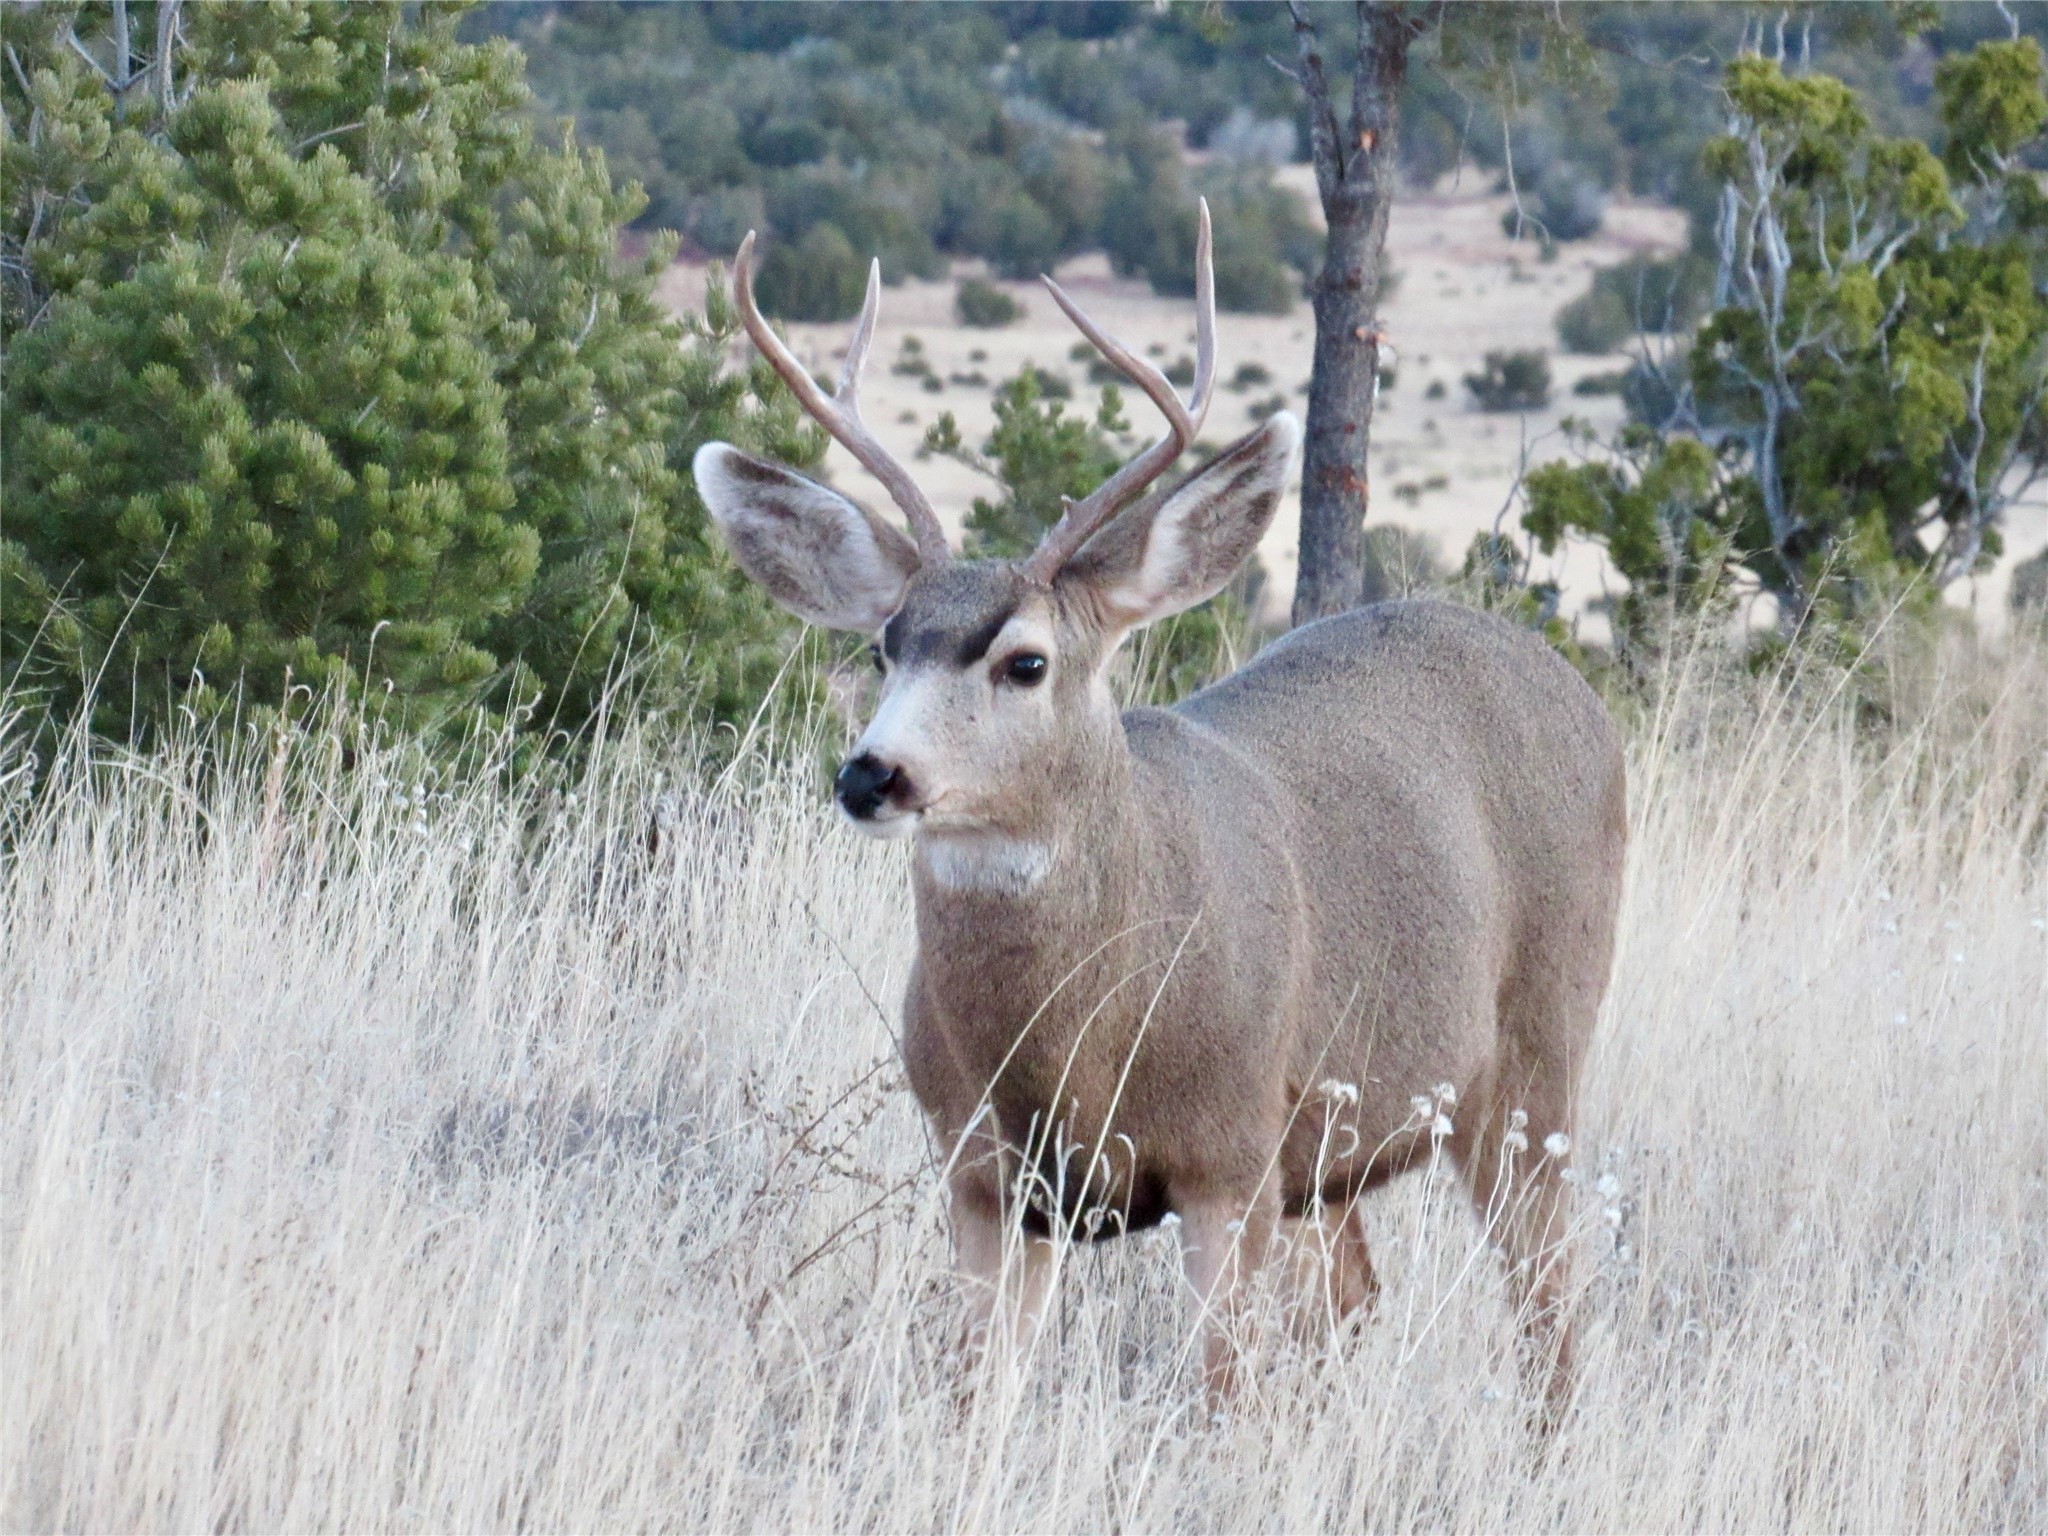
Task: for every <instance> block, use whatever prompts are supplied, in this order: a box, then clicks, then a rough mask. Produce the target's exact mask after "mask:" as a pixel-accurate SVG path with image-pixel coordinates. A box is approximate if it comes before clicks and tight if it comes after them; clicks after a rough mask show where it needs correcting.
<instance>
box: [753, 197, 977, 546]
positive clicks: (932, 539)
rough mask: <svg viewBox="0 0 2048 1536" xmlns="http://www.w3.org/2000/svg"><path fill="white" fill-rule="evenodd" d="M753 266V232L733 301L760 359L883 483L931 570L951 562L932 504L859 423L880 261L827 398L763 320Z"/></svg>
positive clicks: (870, 277) (870, 276)
mask: <svg viewBox="0 0 2048 1536" xmlns="http://www.w3.org/2000/svg"><path fill="white" fill-rule="evenodd" d="M753 263H754V232H753V231H752V230H748V231H747V238H746V239H744V240H742V241H741V242H740V250H739V254H738V255H737V256H735V257H734V258H733V263H732V286H733V298H734V300H735V301H736V302H737V303H738V305H739V311H740V321H741V323H742V324H744V325H745V326H746V328H747V334H748V335H749V336H751V337H753V338H754V345H755V346H756V347H758V348H760V350H761V355H762V356H763V357H765V358H767V359H768V366H769V367H771V368H773V369H774V370H775V371H776V372H777V373H778V374H780V375H781V376H782V382H783V383H785V384H787V385H788V386H789V389H790V393H791V394H793V395H795V396H796V398H797V404H799V405H801V406H802V407H803V408H804V410H805V411H806V412H807V413H808V414H809V415H810V416H811V418H812V419H813V420H814V421H816V422H817V423H818V425H819V426H821V427H823V428H824V429H825V430H826V431H827V432H830V433H831V434H832V435H833V436H834V437H835V438H837V439H838V440H839V441H840V442H841V443H843V444H844V445H845V446H846V451H847V452H849V453H851V454H852V455H853V456H854V458H856V459H858V460H859V461H860V464H861V467H862V468H864V469H866V470H867V472H868V473H869V474H871V475H873V476H874V477H875V478H876V479H877V480H879V481H881V482H882V487H883V489H884V490H886V491H888V493H889V497H890V499H891V500H892V501H894V502H895V503H896V505H897V506H898V507H900V508H902V509H903V516H904V517H905V519H906V520H908V522H909V523H910V533H911V537H912V538H914V539H916V540H917V554H918V558H919V559H920V560H921V561H923V562H924V563H925V564H926V565H937V564H939V563H940V562H942V561H945V560H949V559H951V558H952V553H951V551H950V550H948V549H947V548H946V531H945V529H943V528H941V527H940V526H939V517H938V514H937V513H936V512H934V511H932V504H931V503H930V502H929V501H927V500H925V496H924V492H923V491H920V490H919V489H918V488H917V482H916V481H914V480H912V479H911V478H910V471H909V470H907V469H905V468H904V467H903V465H902V464H901V463H899V462H898V461H897V460H896V459H895V457H894V456H893V455H891V454H890V452H889V450H888V449H886V448H884V447H883V446H882V445H881V443H880V442H878V441H877V440H876V438H875V435H874V433H872V432H870V431H869V430H868V428H867V423H865V422H864V421H862V420H861V419H860V402H859V393H860V374H861V369H862V368H863V367H864V366H866V364H867V360H868V346H869V344H870V343H871V342H873V340H874V339H875V313H876V311H877V310H878V309H880V307H881V303H882V264H881V263H880V262H879V261H876V262H872V263H870V264H869V266H868V296H867V302H866V303H865V304H863V305H862V306H861V311H860V322H859V324H857V325H855V326H854V328H853V340H852V341H850V342H848V343H847V345H846V366H845V368H844V369H842V370H841V372H840V375H839V388H838V389H837V390H836V391H835V392H834V393H833V394H831V395H829V396H828V395H827V394H826V393H825V392H824V391H823V390H822V389H820V388H819V387H818V381H817V380H816V379H813V378H812V377H811V375H810V371H809V370H808V369H806V368H805V367H804V365H803V364H802V363H800V362H798V361H797V360H796V358H795V357H794V356H792V355H791V353H790V350H789V348H788V347H786V346H784V345H783V344H782V338H781V337H780V336H777V335H776V334H775V332H774V331H773V330H771V329H770V328H769V325H768V322H767V321H766V320H765V319H763V318H762V316H761V310H760V307H759V306H758V305H756V304H755V302H754V271H753Z"/></svg>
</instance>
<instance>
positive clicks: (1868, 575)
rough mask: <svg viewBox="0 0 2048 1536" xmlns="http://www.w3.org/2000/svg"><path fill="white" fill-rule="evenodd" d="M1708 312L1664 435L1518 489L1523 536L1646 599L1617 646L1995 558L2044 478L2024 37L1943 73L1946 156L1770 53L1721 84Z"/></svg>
mask: <svg viewBox="0 0 2048 1536" xmlns="http://www.w3.org/2000/svg"><path fill="white" fill-rule="evenodd" d="M1727 87H1728V103H1729V112H1730V116H1729V123H1728V132H1727V133H1726V134H1725V135H1724V136H1723V137H1722V138H1720V139H1718V140H1717V141H1715V142H1714V143H1713V144H1712V145H1710V146H1709V148H1708V153H1707V161H1708V165H1709V167H1710V168H1711V169H1712V170H1713V171H1714V172H1715V174H1717V175H1718V176H1720V177H1721V178H1722V181H1723V186H1724V193H1723V213H1722V221H1721V225H1720V230H1719V235H1720V251H1721V256H1720V265H1719V272H1718V275H1717V279H1716V294H1715V304H1716V307H1715V310H1714V312H1713V313H1712V314H1711V315H1710V316H1709V317H1708V318H1707V320H1706V322H1705V324H1704V325H1703V326H1702V327H1701V329H1700V331H1699V333H1698V336H1697V337H1696V338H1695V340H1694V342H1693V344H1692V346H1691V347H1690V349H1689V351H1688V353H1687V354H1686V357H1685V360H1684V363H1683V366H1682V368H1681V370H1680V375H1679V377H1678V378H1676V379H1675V380H1673V381H1672V382H1673V383H1674V384H1675V385H1676V386H1677V387H1676V388H1675V389H1674V390H1672V391H1671V392H1670V393H1669V395H1668V399H1669V400H1670V402H1671V404H1670V407H1669V409H1668V411H1667V413H1666V416H1665V417H1664V418H1662V419H1660V420H1659V421H1657V422H1655V423H1652V424H1650V425H1649V426H1647V427H1638V428H1635V429H1633V430H1631V431H1629V432H1627V433H1625V434H1624V436H1623V438H1622V439H1621V440H1620V441H1619V442H1618V443H1617V444H1616V445H1615V448H1616V451H1615V452H1612V453H1609V454H1604V455H1596V456H1594V457H1592V458H1590V459H1589V460H1588V461H1587V462H1583V463H1578V464H1555V465H1549V466H1545V467H1543V468H1542V469H1539V470H1537V471H1535V472H1532V473H1531V475H1530V476H1529V477H1528V481H1527V485H1526V490H1527V492H1528V504H1529V505H1528V512H1527V514H1526V515H1525V516H1524V518H1523V526H1524V528H1525V529H1526V530H1527V531H1528V532H1529V533H1530V534H1531V535H1532V536H1533V537H1534V538H1535V540H1536V541H1537V543H1538V544H1539V545H1540V546H1541V547H1542V548H1544V549H1545V550H1549V549H1552V548H1554V547H1555V546H1556V544H1557V543H1558V542H1559V541H1560V540H1561V539H1563V538H1564V537H1566V536H1567V535H1568V534H1573V533H1576V534H1578V535H1581V536H1585V537H1588V538H1591V539H1592V540H1594V541H1595V542H1598V543H1600V544H1602V545H1604V546H1605V548H1606V549H1607V552H1608V554H1609V555H1610V557H1611V558H1612V559H1613V561H1614V563H1615V565H1616V567H1617V569H1618V570H1619V571H1620V572H1621V574H1622V575H1623V576H1625V577H1626V578H1627V579H1628V580H1629V582H1630V584H1631V587H1632V592H1631V595H1630V597H1629V598H1628V599H1627V600H1626V601H1625V602H1624V603H1623V604H1622V606H1621V608H1620V610H1619V612H1618V617H1619V618H1620V619H1621V621H1622V622H1621V638H1622V640H1623V641H1624V642H1626V641H1627V640H1628V638H1629V637H1630V634H1631V633H1632V632H1636V633H1639V632H1640V631H1641V630H1642V628H1643V626H1644V624H1645V623H1646V622H1647V621H1648V620H1649V619H1650V618H1651V617H1652V616H1653V615H1654V614H1655V612H1656V611H1657V610H1658V609H1659V608H1661V607H1663V606H1665V605H1668V604H1676V605H1678V606H1692V605H1694V604H1696V603H1698V602H1701V601H1705V600H1707V599H1709V598H1711V597H1712V596H1713V595H1714V594H1716V593H1718V592H1720V591H1722V590H1724V589H1725V588H1726V587H1727V586H1728V585H1729V584H1730V583H1741V584H1747V585H1749V586H1751V587H1752V588H1753V589H1759V590H1761V591H1763V592H1765V593H1768V594H1770V595H1771V596H1772V597H1774V598H1775V599H1776V600H1777V603H1778V607H1779V612H1780V614H1781V616H1782V618H1783V621H1784V624H1785V627H1786V628H1787V629H1792V628H1796V627H1798V626H1799V625H1801V624H1803V623H1804V622H1806V620H1807V619H1808V618H1809V617H1811V616H1813V615H1814V614H1815V613H1816V612H1819V613H1822V614H1823V615H1824V616H1825V617H1827V618H1829V619H1830V620H1849V621H1854V620H1856V619H1858V618H1859V617H1860V616H1862V615H1863V614H1866V613H1869V612H1876V611H1883V610H1884V609H1885V608H1886V607H1888V606H1889V604H1890V603H1891V602H1892V601H1893V600H1894V599H1895V597H1896V596H1897V595H1898V594H1900V593H1901V592H1913V591H1917V592H1918V593H1919V594H1920V595H1921V597H1922V599H1923V600H1924V599H1925V598H1926V597H1927V596H1929V595H1931V594H1932V593H1934V592H1938V591H1939V590H1940V589H1941V588H1942V587H1944V586H1946V585H1948V584H1949V583H1951V582H1953V581H1955V580H1957V579H1958V578H1960V577H1962V576H1965V575H1967V574H1969V573H1970V572H1972V571H1974V570H1978V569H1981V568H1982V567H1983V566H1985V565H1986V564H1987V563H1988V562H1989V561H1990V560H1992V559H1993V558H1995V557H1996V556H1997V554H1998V553H1999V552H2000V551H2001V549H2002V542H2001V524H2002V522H2003V518H2004V513H2005V509H2006V508H2007V507H2008V506H2010V505H2011V503H2012V502H2013V501H2014V500H2015V499H2016V498H2017V497H2018V496H2020V495H2022V494H2023V493H2024V492H2025V490H2026V489H2027V487H2028V485H2029V484H2031V483H2032V482H2033V480H2034V479H2035V478H2036V477H2038V476H2039V475H2040V474H2041V473H2042V472H2043V470H2044V469H2048V420H2044V404H2048V401H2044V394H2048V287H2044V285H2048V197H2044V195H2043V193H2042V191H2041V189H2040V186H2039V183H2038V179H2037V178H2038V173H2037V172H2035V171H2033V170H2031V169H2030V168H2029V167H2028V166H2027V165H2026V164H2025V163H2024V162H2023V159H2022V156H2023V154H2024V153H2025V152H2026V151H2027V149H2028V148H2029V146H2030V145H2032V144H2033V143H2034V142H2035V141H2037V140H2038V139H2039V137H2040V135H2041V133H2042V130H2043V127H2044V126H2048V96H2044V94H2043V84H2042V56H2041V50H2040V48H2039V46H2038V45H2037V44H2036V43H2035V42H2033V41H2032V40H2031V39H2023V38H2014V39H2011V40H1999V41H1993V42H1987V43H1982V44H1980V45H1978V47H1976V48H1975V49H1974V50H1972V51H1971V52H1969V53H1967V54H1961V55H1956V56H1952V57H1950V58H1948V59H1945V60H1943V61H1942V63H1941V64H1940V66H1939V67H1938V68H1937V70H1936V72H1935V91H1936V96H1937V98H1938V100H1939V103H1940V109H1941V119H1942V123H1943V127H1944V130H1945V135H1944V139H1943V142H1942V144H1941V146H1940V153H1939V154H1937V153H1936V150H1935V149H1934V148H1933V147H1930V146H1928V145H1926V144H1922V143H1920V142H1918V141H1916V140H1913V139H1906V138H1887V137H1884V136H1882V135H1880V134H1877V133H1876V132H1874V131H1873V129H1872V127H1871V124H1870V122H1869V119H1868V117H1867V116H1866V114H1865V112H1864V110H1863V108H1862V106H1861V104H1860V103H1859V102H1858V101H1857V99H1856V96H1855V94H1854V93H1853V92H1852V91H1851V90H1850V89H1849V88H1848V87H1847V86H1845V85H1844V84H1843V83H1842V82H1841V81H1839V80H1835V79H1831V78H1829V77H1827V76H1824V75H1800V74H1796V73H1790V72H1788V71H1787V70H1786V68H1785V67H1784V65H1783V63H1782V62H1781V61H1779V60H1776V59H1766V58H1762V57H1756V56H1752V57H1748V58H1744V59H1739V60H1737V61H1735V62H1734V63H1733V64H1731V66H1730V67H1729V71H1728V78H1727Z"/></svg>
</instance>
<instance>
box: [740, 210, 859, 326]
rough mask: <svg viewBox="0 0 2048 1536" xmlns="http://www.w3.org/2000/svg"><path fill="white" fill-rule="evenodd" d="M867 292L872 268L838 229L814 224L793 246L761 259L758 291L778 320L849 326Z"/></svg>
mask: <svg viewBox="0 0 2048 1536" xmlns="http://www.w3.org/2000/svg"><path fill="white" fill-rule="evenodd" d="M867 288H868V263H867V262H865V261H863V260H861V258H860V256H859V255H858V254H857V253H856V252H855V251H854V249H853V242H852V241H851V240H848V239H847V238H846V236H845V235H844V234H843V233H841V232H840V229H839V226H838V225H836V224H822V223H821V224H813V225H812V226H811V227H810V229H809V231H808V232H807V233H806V234H805V235H804V237H803V238H802V239H801V240H798V241H796V242H795V243H794V244H780V243H779V244H776V245H774V246H771V247H770V248H769V250H768V253H767V255H765V256H763V257H762V258H761V273H760V276H759V277H758V278H757V279H756V281H755V291H756V293H757V294H758V295H759V297H760V300H761V309H762V312H763V313H765V314H770V315H774V316H775V317H776V318H777V319H779V320H851V319H852V318H853V317H854V316H855V315H857V314H859V313H860V305H861V300H862V299H863V298H864V297H865V296H866V294H867Z"/></svg>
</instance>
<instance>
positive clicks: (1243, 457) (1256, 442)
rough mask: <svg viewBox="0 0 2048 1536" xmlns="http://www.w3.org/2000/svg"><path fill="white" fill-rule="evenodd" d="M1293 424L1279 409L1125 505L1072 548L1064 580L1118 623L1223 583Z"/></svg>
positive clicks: (1283, 473) (1285, 452) (1254, 538)
mask: <svg viewBox="0 0 2048 1536" xmlns="http://www.w3.org/2000/svg"><path fill="white" fill-rule="evenodd" d="M1300 443H1301V424H1300V423H1299V422H1297V421H1296V420H1295V419H1294V417H1293V416H1291V415H1289V414H1288V413H1287V412H1286V411H1278V412H1275V413H1274V414H1273V415H1272V416H1269V417H1267V418H1266V423H1265V425H1264V426H1262V427H1260V428H1259V429H1258V430H1257V431H1256V432H1253V433H1252V434H1251V435H1250V436H1248V437H1243V438H1240V439H1239V440H1238V441H1237V442H1235V443H1232V444H1231V445H1230V446H1229V447H1228V448H1226V449H1224V450H1223V452H1222V453H1220V454H1218V455H1217V456H1216V457H1215V458H1213V459H1211V460H1210V461H1209V462H1208V463H1207V464H1205V465H1203V466H1202V468H1200V469H1198V470H1196V471H1195V473H1194V474H1192V475H1190V476H1189V477H1188V478H1187V479H1186V480H1184V481H1182V482H1181V484H1180V486H1179V487H1178V488H1177V489H1175V490H1174V491H1172V492H1171V493H1169V494H1168V495H1165V496H1162V497H1160V498H1158V499H1157V500H1156V501H1153V502H1151V503H1149V504H1147V505H1142V506H1138V507H1134V508H1132V509H1131V510H1130V511H1128V512H1126V513H1124V514H1123V515H1122V516H1120V517H1118V518H1116V519H1115V520H1114V521H1112V522H1111V523H1110V524H1109V525H1108V526H1107V527H1105V528H1103V529H1102V530H1101V531H1100V532H1098V533H1097V534H1096V535H1095V536H1094V537H1093V538H1092V539H1090V540H1089V541H1088V542H1087V543H1086V544H1083V545H1082V546H1081V547H1080V549H1078V550H1076V551H1075V552H1074V558H1073V559H1071V560H1069V561H1068V562H1067V564H1066V567H1065V569H1063V570H1062V571H1061V572H1060V577H1059V579H1060V580H1061V581H1062V582H1069V581H1072V582H1081V583H1085V584H1086V585H1087V586H1089V587H1090V588H1092V589H1093V591H1094V593H1095V595H1096V596H1097V598H1098V599H1099V600H1100V601H1101V603H1102V605H1103V606H1104V607H1105V608H1106V609H1107V610H1108V611H1109V613H1110V615H1111V616H1112V617H1113V618H1114V619H1115V620H1116V621H1117V622H1118V623H1120V624H1123V625H1126V626H1129V625H1136V624H1149V623H1150V622H1152V620H1154V619H1163V618H1165V617H1166V616H1167V615H1168V614H1172V613H1179V612H1180V611H1181V610H1182V609H1183V608H1192V607H1194V605H1195V604H1197V603H1199V602H1201V601H1203V600H1204V599H1205V598H1211V597H1214V596H1215V595H1216V594H1217V593H1218V592H1221V591H1222V590H1223V588H1224V586H1225V585H1226V584H1227V583H1228V582H1229V580H1230V578H1231V577H1232V576H1233V575H1234V574H1236V571H1237V568H1238V567H1239V566H1240V565H1242V564H1244V562H1245V560H1246V558H1247V557H1249V556H1250V554H1251V552H1252V551H1253V550H1254V549H1256V548H1257V547H1258V543H1259V540H1260V538H1261V537H1262V536H1263V535H1264V534H1265V532H1266V528H1267V525H1269V524H1270V523H1271V522H1272V521H1273V514H1274V512H1275V511H1277V510H1278V509H1279V506H1280V493H1281V491H1282V490H1284V489H1285V488H1286V485H1287V471H1288V469H1289V467H1290V466H1291V465H1292V464H1293V462H1294V450H1295V449H1296V447H1298V446H1299V445H1300Z"/></svg>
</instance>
